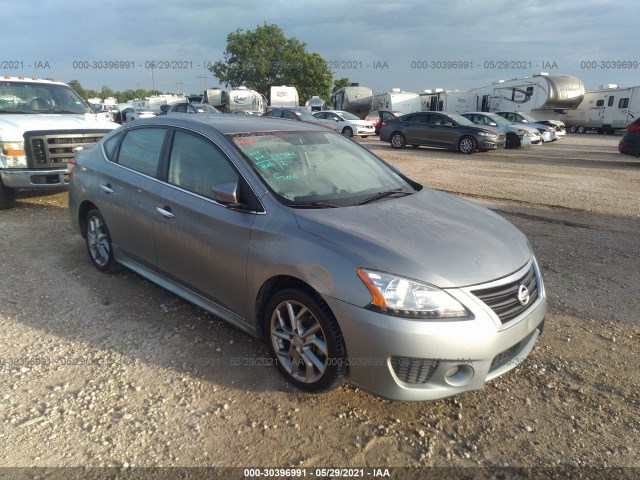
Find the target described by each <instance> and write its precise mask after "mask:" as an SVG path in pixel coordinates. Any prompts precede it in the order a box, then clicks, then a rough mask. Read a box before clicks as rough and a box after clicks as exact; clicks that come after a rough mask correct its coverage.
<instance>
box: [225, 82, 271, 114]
mask: <svg viewBox="0 0 640 480" xmlns="http://www.w3.org/2000/svg"><path fill="white" fill-rule="evenodd" d="M265 103H266V102H265V98H264V96H263V95H262V94H260V93H259V92H256V91H255V90H251V89H250V88H247V87H244V86H243V87H237V88H234V89H233V90H230V91H229V92H227V103H226V109H225V111H227V112H230V113H235V112H263V113H264V111H265Z"/></svg>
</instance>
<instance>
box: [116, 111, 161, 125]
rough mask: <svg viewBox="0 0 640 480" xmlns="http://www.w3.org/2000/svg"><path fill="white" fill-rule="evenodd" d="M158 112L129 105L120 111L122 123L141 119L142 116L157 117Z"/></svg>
mask: <svg viewBox="0 0 640 480" xmlns="http://www.w3.org/2000/svg"><path fill="white" fill-rule="evenodd" d="M155 116H156V113H155V112H154V111H153V110H151V109H148V108H136V107H128V108H125V109H124V110H122V112H120V118H121V119H122V121H121V123H128V122H132V121H133V120H140V119H141V118H151V117H155Z"/></svg>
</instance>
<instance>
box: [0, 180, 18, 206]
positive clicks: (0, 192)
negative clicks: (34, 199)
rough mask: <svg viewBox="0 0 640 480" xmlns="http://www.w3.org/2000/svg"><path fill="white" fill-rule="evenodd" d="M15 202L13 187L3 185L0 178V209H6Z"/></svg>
mask: <svg viewBox="0 0 640 480" xmlns="http://www.w3.org/2000/svg"><path fill="white" fill-rule="evenodd" d="M15 204H16V191H15V190H14V189H13V188H9V187H5V186H4V184H3V183H2V180H0V210H8V209H9V208H13V206H14V205H15Z"/></svg>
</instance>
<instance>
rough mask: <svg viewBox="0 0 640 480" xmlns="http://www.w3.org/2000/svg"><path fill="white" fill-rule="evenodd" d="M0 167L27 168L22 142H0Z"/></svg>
mask: <svg viewBox="0 0 640 480" xmlns="http://www.w3.org/2000/svg"><path fill="white" fill-rule="evenodd" d="M0 167H2V168H27V157H26V156H25V154H24V142H0Z"/></svg>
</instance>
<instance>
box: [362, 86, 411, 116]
mask: <svg viewBox="0 0 640 480" xmlns="http://www.w3.org/2000/svg"><path fill="white" fill-rule="evenodd" d="M373 110H392V111H395V112H402V113H413V112H419V111H421V110H422V103H421V102H420V95H418V94H417V93H413V92H403V91H402V90H400V89H399V88H392V89H391V90H389V91H388V92H382V93H377V94H376V95H375V96H374V97H373Z"/></svg>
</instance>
